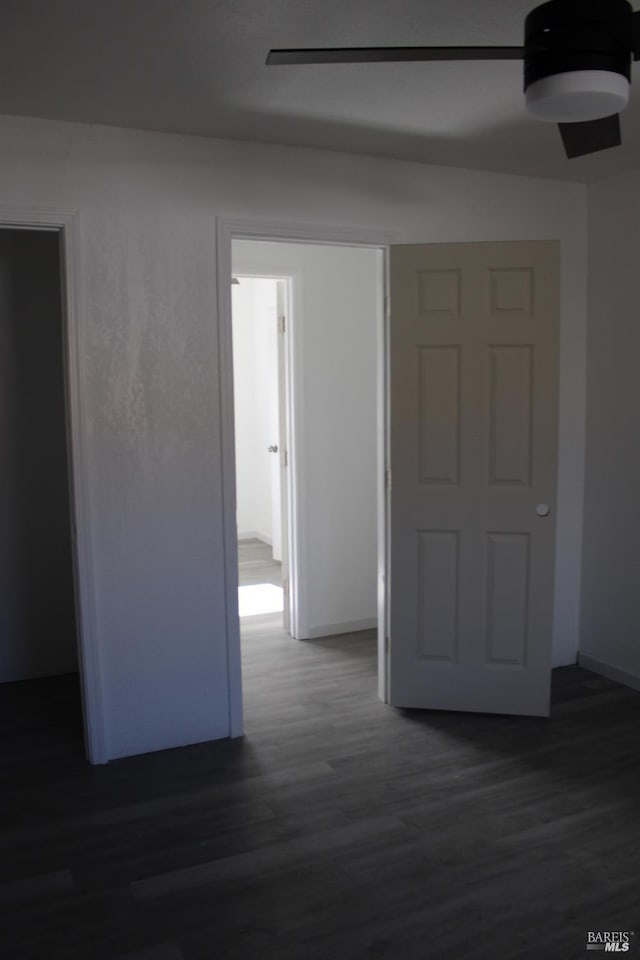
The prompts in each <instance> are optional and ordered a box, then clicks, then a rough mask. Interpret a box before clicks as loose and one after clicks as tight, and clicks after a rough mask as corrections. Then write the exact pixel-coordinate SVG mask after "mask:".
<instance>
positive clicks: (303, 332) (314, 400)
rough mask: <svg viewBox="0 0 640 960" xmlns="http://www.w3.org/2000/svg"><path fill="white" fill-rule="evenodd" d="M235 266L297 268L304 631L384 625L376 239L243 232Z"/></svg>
mask: <svg viewBox="0 0 640 960" xmlns="http://www.w3.org/2000/svg"><path fill="white" fill-rule="evenodd" d="M232 256H233V271H234V273H237V272H241V273H243V272H244V273H251V272H256V273H265V274H268V273H273V274H275V275H290V276H292V277H293V280H292V294H293V304H292V314H291V316H290V317H289V330H290V333H291V335H292V336H293V343H294V354H295V355H294V358H293V395H294V398H295V400H294V402H295V411H296V415H295V437H294V442H295V451H296V454H295V456H296V474H297V477H298V479H299V502H298V516H297V518H296V519H297V527H298V529H299V530H302V531H304V535H303V536H302V537H301V542H300V549H299V562H300V576H301V578H303V580H304V582H303V583H302V584H298V585H297V587H298V596H299V597H300V600H299V605H298V614H299V622H300V630H299V633H298V636H299V638H300V639H303V638H306V637H314V636H325V635H328V634H331V633H343V632H348V631H350V630H360V629H364V628H366V627H369V626H375V624H376V616H377V546H376V544H377V530H376V524H377V515H376V511H377V504H376V469H377V468H376V344H377V333H378V331H377V323H378V318H379V316H380V311H381V302H380V301H381V294H382V278H381V276H380V275H379V255H378V253H377V251H376V250H375V249H366V248H356V247H344V246H343V247H335V246H326V245H313V244H303V243H261V242H255V241H246V240H235V241H234V242H233V254H232Z"/></svg>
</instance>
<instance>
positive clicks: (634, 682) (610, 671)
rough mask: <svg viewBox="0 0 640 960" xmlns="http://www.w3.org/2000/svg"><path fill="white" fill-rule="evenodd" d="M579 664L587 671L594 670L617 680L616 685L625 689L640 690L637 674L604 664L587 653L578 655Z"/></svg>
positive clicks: (639, 679)
mask: <svg viewBox="0 0 640 960" xmlns="http://www.w3.org/2000/svg"><path fill="white" fill-rule="evenodd" d="M578 663H579V664H580V666H581V667H584V668H585V670H592V671H593V672H594V673H599V674H601V675H602V676H603V677H607V678H608V679H609V680H615V681H616V683H623V684H624V685H625V687H631V688H632V690H640V676H638V674H637V673H630V672H629V671H628V670H622V669H621V668H620V667H615V666H613V664H611V663H604V661H603V660H598V659H597V658H596V657H590V656H588V654H586V653H579V654H578Z"/></svg>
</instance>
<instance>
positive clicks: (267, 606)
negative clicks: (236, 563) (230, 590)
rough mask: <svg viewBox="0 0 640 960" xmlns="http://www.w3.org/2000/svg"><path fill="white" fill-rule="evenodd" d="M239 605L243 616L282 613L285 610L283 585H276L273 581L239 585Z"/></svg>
mask: <svg viewBox="0 0 640 960" xmlns="http://www.w3.org/2000/svg"><path fill="white" fill-rule="evenodd" d="M238 605H239V607H240V616H241V617H257V616H258V615H259V614H261V613H281V612H282V611H283V610H284V592H283V590H282V587H276V586H275V584H273V583H251V584H248V585H247V586H245V587H238Z"/></svg>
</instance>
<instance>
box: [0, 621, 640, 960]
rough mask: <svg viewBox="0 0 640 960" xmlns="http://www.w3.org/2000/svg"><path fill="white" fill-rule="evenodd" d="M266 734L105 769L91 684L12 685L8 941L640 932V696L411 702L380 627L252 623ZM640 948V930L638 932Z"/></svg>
mask: <svg viewBox="0 0 640 960" xmlns="http://www.w3.org/2000/svg"><path fill="white" fill-rule="evenodd" d="M243 634H244V635H243V658H244V681H245V699H246V728H247V734H246V737H245V738H244V739H243V740H241V741H233V742H230V741H225V742H217V743H210V744H203V745H200V746H195V747H189V748H186V749H182V750H172V751H167V752H164V753H159V754H154V755H149V756H145V757H138V758H132V759H128V760H121V761H118V762H115V763H112V764H110V765H109V766H107V767H104V768H91V767H89V766H87V765H86V763H85V762H84V760H83V757H82V747H81V742H80V738H79V729H80V727H79V716H78V695H77V686H76V684H75V681H74V680H73V678H60V679H54V680H48V681H40V682H37V683H31V684H20V685H8V686H5V687H4V688H0V751H1V765H0V777H1V780H2V793H1V812H2V816H1V819H0V911H1V914H2V916H1V920H0V956H2V958H3V960H58V958H59V960H92V958H95V960H115V958H117V960H122V958H127V960H254V958H256V960H258V958H259V960H264V958H267V960H342V958H345V960H368V958H371V960H381V958H382V960H396V958H397V960H450V958H451V960H453V958H455V960H525V958H526V960H529V958H531V960H534V958H535V960H539V958H552V960H555V958H558V960H560V958H562V960H574V958H582V957H585V956H587V954H586V951H585V944H586V935H587V931H589V930H598V929H602V930H634V931H638V936H640V883H639V880H640V866H639V853H640V805H639V803H638V801H639V796H640V782H639V769H640V759H639V756H638V746H639V735H640V695H639V694H636V693H634V692H632V691H630V690H628V689H626V688H623V687H619V686H616V685H615V684H613V683H611V682H609V681H607V680H604V679H601V678H599V677H596V676H594V675H593V674H590V673H588V672H586V671H584V670H581V669H579V668H566V669H562V670H558V671H555V673H554V677H553V704H554V706H553V714H552V717H551V719H550V720H548V721H545V720H535V719H515V718H513V719H512V718H506V717H491V716H473V715H461V714H457V715H456V714H445V713H419V712H415V711H398V710H394V709H392V708H389V707H386V706H384V705H382V704H380V703H379V702H378V700H377V699H376V679H375V641H374V637H373V634H371V633H367V634H360V635H355V636H350V637H340V638H332V639H330V640H324V641H314V642H305V643H300V642H296V641H293V640H290V639H287V638H286V637H285V636H284V635H283V634H282V633H281V632H279V630H278V625H277V620H275V621H274V620H273V619H270V618H269V617H264V618H251V621H250V623H248V624H246V625H244V626H243ZM637 950H640V947H638V948H635V946H634V947H633V948H632V952H631V953H630V954H629V956H630V957H633V955H634V952H636V951H637Z"/></svg>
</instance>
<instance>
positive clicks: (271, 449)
mask: <svg viewBox="0 0 640 960" xmlns="http://www.w3.org/2000/svg"><path fill="white" fill-rule="evenodd" d="M267 450H268V451H269V453H277V452H278V444H277V443H272V444H271V446H270V447H267Z"/></svg>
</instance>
